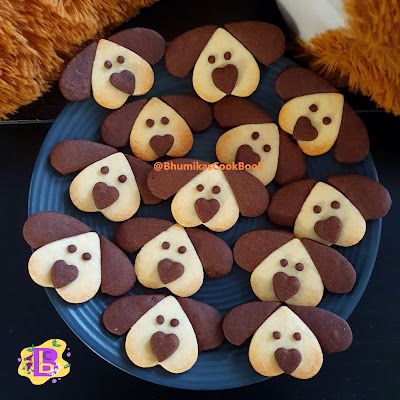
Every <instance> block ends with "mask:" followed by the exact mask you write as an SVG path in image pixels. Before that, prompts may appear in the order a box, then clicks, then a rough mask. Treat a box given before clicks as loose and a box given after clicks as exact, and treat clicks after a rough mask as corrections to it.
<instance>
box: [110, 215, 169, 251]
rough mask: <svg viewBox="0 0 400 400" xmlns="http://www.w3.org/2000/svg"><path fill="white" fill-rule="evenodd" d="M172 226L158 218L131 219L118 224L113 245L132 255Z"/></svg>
mask: <svg viewBox="0 0 400 400" xmlns="http://www.w3.org/2000/svg"><path fill="white" fill-rule="evenodd" d="M172 225H174V223H173V222H171V221H168V220H166V219H158V218H140V217H139V218H132V219H128V220H127V221H124V222H122V223H121V224H118V226H117V229H116V231H115V243H116V244H117V245H118V246H119V247H121V249H122V250H124V251H126V252H127V253H134V252H135V251H138V250H139V249H140V248H142V247H143V246H144V245H145V244H146V243H147V242H149V241H150V240H151V239H153V238H155V237H156V236H157V235H159V234H160V233H161V232H164V231H166V230H167V229H168V228H170V227H171V226H172Z"/></svg>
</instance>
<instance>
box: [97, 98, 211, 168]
mask: <svg viewBox="0 0 400 400" xmlns="http://www.w3.org/2000/svg"><path fill="white" fill-rule="evenodd" d="M211 122H212V113H211V109H210V107H209V105H208V104H207V103H206V102H204V101H203V100H200V99H198V98H197V97H193V96H163V97H161V98H158V97H152V98H151V99H149V100H148V99H142V100H137V101H133V102H131V103H129V104H126V105H124V106H123V107H121V108H120V109H119V110H117V111H114V112H112V113H111V114H109V115H108V116H107V118H106V119H105V120H104V122H103V124H102V126H101V137H102V139H103V141H104V143H106V144H108V145H110V146H113V147H123V146H126V145H127V144H128V142H129V143H130V146H131V149H132V152H133V154H134V155H135V156H136V157H138V158H140V159H142V160H145V161H153V160H156V159H157V158H159V157H163V156H165V155H166V156H169V157H183V156H184V155H186V154H187V153H188V152H189V151H190V149H191V148H192V145H193V135H192V131H193V132H201V131H204V130H205V129H207V128H208V127H209V126H210V125H211Z"/></svg>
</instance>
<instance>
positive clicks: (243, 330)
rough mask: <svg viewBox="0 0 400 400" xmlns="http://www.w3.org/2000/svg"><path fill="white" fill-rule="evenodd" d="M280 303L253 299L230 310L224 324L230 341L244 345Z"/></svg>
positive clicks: (226, 335)
mask: <svg viewBox="0 0 400 400" xmlns="http://www.w3.org/2000/svg"><path fill="white" fill-rule="evenodd" d="M280 305H281V303H279V302H276V301H253V302H251V303H246V304H241V305H239V306H237V307H235V308H233V309H232V310H230V311H229V312H228V314H227V315H226V316H225V318H224V321H223V324H222V328H223V330H224V335H225V337H226V339H227V340H228V342H230V343H232V344H234V345H236V346H240V345H242V344H243V343H244V342H245V341H246V340H247V339H248V338H249V337H250V336H252V335H253V333H254V332H255V331H256V330H257V329H258V328H259V327H260V326H261V325H262V323H263V322H264V321H265V320H266V319H267V318H268V317H269V316H270V315H271V314H272V313H273V312H274V311H275V310H277V309H278V307H280Z"/></svg>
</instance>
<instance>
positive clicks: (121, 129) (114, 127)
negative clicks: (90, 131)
mask: <svg viewBox="0 0 400 400" xmlns="http://www.w3.org/2000/svg"><path fill="white" fill-rule="evenodd" d="M147 102H148V99H142V100H136V101H132V102H131V103H128V104H125V105H124V106H122V107H121V108H119V109H118V110H116V111H114V112H112V113H111V114H109V115H108V116H107V117H106V119H105V120H104V121H103V123H102V124H101V138H102V139H103V141H104V143H106V144H108V145H109V146H113V147H124V146H126V145H127V144H128V143H129V136H130V134H131V130H132V127H133V124H134V123H135V121H136V118H137V117H138V116H139V114H140V112H141V111H142V109H143V107H144V106H145V104H146V103H147Z"/></svg>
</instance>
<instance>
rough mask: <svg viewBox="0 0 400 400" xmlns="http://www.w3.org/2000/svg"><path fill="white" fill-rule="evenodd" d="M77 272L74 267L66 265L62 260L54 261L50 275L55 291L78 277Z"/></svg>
mask: <svg viewBox="0 0 400 400" xmlns="http://www.w3.org/2000/svg"><path fill="white" fill-rule="evenodd" d="M78 274H79V271H78V268H76V266H75V265H68V264H67V263H66V262H65V261H64V260H58V261H56V262H55V263H54V264H53V266H52V267H51V271H50V275H51V280H52V282H53V286H54V287H55V288H56V289H59V288H62V287H64V286H67V285H68V284H69V283H71V282H73V281H74V280H75V279H76V278H77V277H78Z"/></svg>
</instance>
